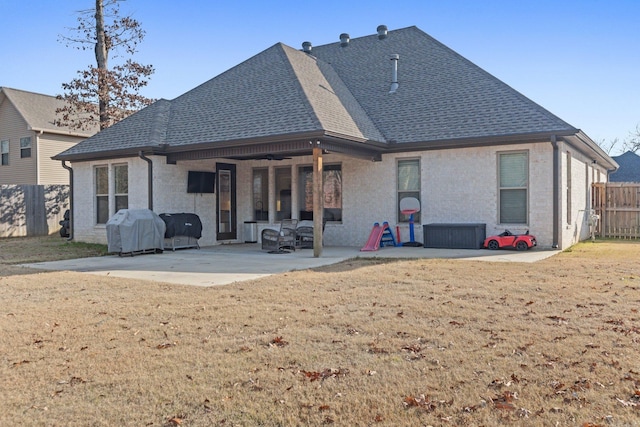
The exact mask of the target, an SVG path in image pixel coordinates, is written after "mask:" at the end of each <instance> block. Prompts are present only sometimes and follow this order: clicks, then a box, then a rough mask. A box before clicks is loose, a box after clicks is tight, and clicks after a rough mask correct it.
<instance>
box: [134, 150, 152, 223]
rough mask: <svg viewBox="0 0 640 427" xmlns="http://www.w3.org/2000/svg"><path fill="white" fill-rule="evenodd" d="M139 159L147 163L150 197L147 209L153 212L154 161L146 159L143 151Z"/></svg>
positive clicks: (139, 154) (140, 152)
mask: <svg viewBox="0 0 640 427" xmlns="http://www.w3.org/2000/svg"><path fill="white" fill-rule="evenodd" d="M138 157H140V158H141V159H142V160H144V161H145V162H147V164H148V166H147V181H148V182H147V194H148V196H149V199H148V202H147V207H148V209H149V210H151V211H152V210H153V161H152V160H151V159H150V158H148V157H146V156H145V155H144V154H143V153H142V150H141V151H139V152H138Z"/></svg>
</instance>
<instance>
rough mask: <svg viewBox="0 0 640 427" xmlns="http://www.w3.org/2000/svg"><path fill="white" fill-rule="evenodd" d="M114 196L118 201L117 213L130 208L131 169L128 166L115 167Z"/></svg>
mask: <svg viewBox="0 0 640 427" xmlns="http://www.w3.org/2000/svg"><path fill="white" fill-rule="evenodd" d="M113 178H114V189H115V191H114V193H115V194H114V195H115V201H116V210H115V211H116V212H118V211H119V210H120V209H127V208H128V207H129V169H128V167H127V165H116V166H114V167H113Z"/></svg>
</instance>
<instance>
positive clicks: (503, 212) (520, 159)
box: [498, 152, 529, 224]
mask: <svg viewBox="0 0 640 427" xmlns="http://www.w3.org/2000/svg"><path fill="white" fill-rule="evenodd" d="M498 156H499V157H498V163H499V165H498V173H499V174H500V176H499V178H498V180H499V198H500V201H499V205H500V218H499V219H498V222H499V223H501V224H526V223H527V222H528V218H527V206H528V192H529V154H528V153H527V152H514V153H501V154H499V155H498Z"/></svg>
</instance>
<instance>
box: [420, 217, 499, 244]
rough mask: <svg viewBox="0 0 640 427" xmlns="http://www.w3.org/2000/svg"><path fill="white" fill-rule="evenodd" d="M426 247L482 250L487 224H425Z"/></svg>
mask: <svg viewBox="0 0 640 427" xmlns="http://www.w3.org/2000/svg"><path fill="white" fill-rule="evenodd" d="M422 227H423V230H422V231H423V236H424V247H425V248H442V249H482V244H483V242H484V239H485V237H486V228H487V227H486V224H480V223H468V224H445V223H442V224H436V223H434V224H424V225H423V226H422Z"/></svg>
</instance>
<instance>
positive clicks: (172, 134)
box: [56, 27, 577, 159]
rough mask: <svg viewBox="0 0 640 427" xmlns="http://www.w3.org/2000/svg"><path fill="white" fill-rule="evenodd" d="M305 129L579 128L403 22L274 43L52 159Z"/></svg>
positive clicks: (383, 135)
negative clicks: (311, 42)
mask: <svg viewBox="0 0 640 427" xmlns="http://www.w3.org/2000/svg"><path fill="white" fill-rule="evenodd" d="M392 54H398V55H399V57H400V60H399V64H398V69H399V72H398V77H399V78H398V80H399V84H400V86H399V89H398V90H397V91H396V93H389V88H390V84H391V61H390V56H391V55H392ZM308 132H327V133H331V134H333V135H340V136H343V137H344V138H345V139H350V140H354V141H363V140H369V141H375V142H379V143H414V142H430V141H446V140H450V139H451V140H455V139H458V140H459V139H465V138H486V137H497V136H512V135H528V134H535V133H544V132H547V133H555V132H558V133H561V132H564V133H565V134H568V133H574V132H577V129H575V128H573V127H572V126H571V125H569V124H567V123H566V122H564V121H562V120H561V119H559V118H558V117H556V116H554V115H553V114H551V113H550V112H548V111H547V110H545V109H544V108H542V107H540V106H539V105H537V104H536V103H534V102H533V101H531V100H529V99H528V98H526V97H524V96H523V95H521V94H520V93H518V92H517V91H515V90H513V89H512V88H510V87H509V86H507V85H506V84H504V83H503V82H501V81H499V80H498V79H496V78H495V77H493V76H491V75H490V74H488V73H487V72H485V71H483V70H482V69H480V68H479V67H477V66H475V65H474V64H472V63H471V62H469V61H468V60H466V59H465V58H463V57H461V56H460V55H458V54H457V53H456V52H454V51H452V50H451V49H449V48H447V47H446V46H444V45H442V44H441V43H439V42H438V41H436V40H435V39H433V38H431V37H430V36H428V35H427V34H425V33H424V32H422V31H421V30H419V29H418V28H416V27H409V28H405V29H400V30H395V31H390V32H389V33H388V37H387V38H385V39H382V40H379V39H378V37H377V36H375V35H373V36H366V37H361V38H356V39H352V40H351V41H350V43H349V45H348V46H347V47H341V46H340V43H333V44H328V45H324V46H318V47H314V48H313V49H312V52H311V54H307V53H305V52H302V51H299V50H296V49H293V48H291V47H288V46H286V45H283V44H280V43H278V44H276V45H274V46H272V47H270V48H268V49H266V50H265V51H263V52H261V53H259V54H257V55H255V56H254V57H252V58H250V59H248V60H247V61H245V62H243V63H241V64H239V65H237V66H235V67H233V68H231V69H230V70H228V71H226V72H224V73H222V74H220V75H218V76H217V77H214V78H213V79H211V80H209V81H207V82H205V83H203V84H202V85H200V86H198V87H196V88H194V89H192V90H191V91H189V92H187V93H185V94H183V95H181V96H179V97H178V98H176V99H174V100H172V101H167V100H161V101H158V102H156V103H155V104H153V105H151V106H149V107H147V108H145V109H143V110H141V111H140V112H138V113H136V114H133V115H132V116H130V117H128V118H126V119H124V120H123V121H121V122H120V123H118V124H116V125H114V126H112V127H111V128H108V129H106V130H104V131H102V132H100V133H99V134H98V135H96V136H94V137H92V138H90V139H88V140H86V141H85V142H84V143H82V144H79V145H77V146H75V147H73V148H71V149H70V150H67V151H65V152H64V153H61V154H60V155H58V156H56V158H59V159H63V158H64V157H66V156H77V155H82V154H87V155H89V156H90V155H92V154H93V153H99V152H105V151H111V150H118V149H123V150H127V149H129V150H134V149H138V148H143V147H150V146H155V145H161V144H168V146H170V147H172V148H175V147H177V148H180V147H184V146H187V145H188V146H191V147H192V146H193V144H209V145H211V144H215V143H221V142H230V141H236V140H251V139H259V138H264V137H271V136H279V135H291V134H303V133H308ZM151 135H153V136H154V137H153V138H151Z"/></svg>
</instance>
